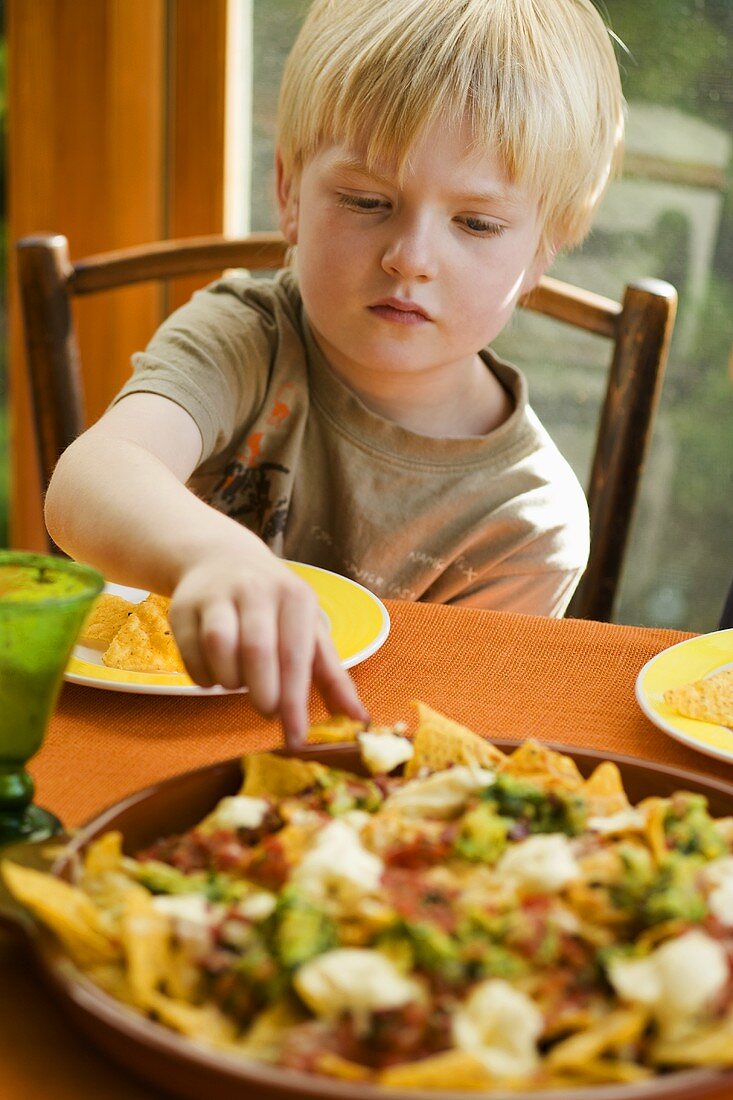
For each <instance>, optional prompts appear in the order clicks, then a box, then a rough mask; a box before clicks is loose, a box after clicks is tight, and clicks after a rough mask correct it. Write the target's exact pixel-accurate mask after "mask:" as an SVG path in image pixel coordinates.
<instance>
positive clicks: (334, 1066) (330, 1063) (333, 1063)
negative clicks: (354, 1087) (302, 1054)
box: [313, 1050, 374, 1081]
mask: <svg viewBox="0 0 733 1100" xmlns="http://www.w3.org/2000/svg"><path fill="white" fill-rule="evenodd" d="M313 1067H314V1069H315V1070H316V1072H317V1073H325V1074H326V1076H328V1077H338V1078H339V1080H341V1081H368V1080H369V1079H370V1078H372V1077H373V1076H374V1070H372V1069H369V1067H368V1066H362V1065H360V1064H359V1063H358V1062H351V1061H349V1059H348V1058H342V1057H341V1055H340V1054H332V1053H331V1051H330V1050H327V1051H324V1053H323V1054H319V1055H317V1057H316V1058H315V1060H314V1063H313Z"/></svg>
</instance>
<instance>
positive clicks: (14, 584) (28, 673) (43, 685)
mask: <svg viewBox="0 0 733 1100" xmlns="http://www.w3.org/2000/svg"><path fill="white" fill-rule="evenodd" d="M103 584H104V582H103V579H102V576H101V574H100V573H98V572H97V571H96V570H95V569H90V568H89V567H88V566H85V565H78V564H77V563H76V562H72V561H67V560H66V559H65V558H54V557H49V556H46V555H44V554H32V553H25V552H22V551H14V550H0V845H3V844H8V843H10V842H11V841H17V840H42V839H44V838H45V837H48V836H53V835H54V834H55V833H58V832H60V830H61V826H60V822H59V820H58V818H56V817H54V815H53V814H51V813H49V812H48V810H43V809H41V808H40V807H39V806H36V805H35V804H34V803H33V793H34V785H33V780H32V779H31V777H30V775H29V774H28V772H27V771H26V769H25V764H26V763H27V761H28V760H30V758H31V757H32V756H33V755H34V754H35V753H37V752H38V750H39V749H40V747H41V744H42V742H43V737H44V734H45V732H46V727H47V726H48V721H49V718H50V716H51V712H52V711H53V708H54V706H55V704H56V699H57V697H58V693H59V690H60V688H61V681H62V677H63V674H64V669H65V668H66V664H67V662H68V660H69V657H70V656H71V651H72V649H73V647H74V642H75V641H76V638H77V635H78V634H79V631H80V629H81V626H82V623H83V622H84V619H85V618H86V615H87V613H88V611H89V609H90V607H91V606H92V603H93V602H94V600H95V599H96V597H97V596H98V595H99V593H100V592H101V591H102V587H103Z"/></svg>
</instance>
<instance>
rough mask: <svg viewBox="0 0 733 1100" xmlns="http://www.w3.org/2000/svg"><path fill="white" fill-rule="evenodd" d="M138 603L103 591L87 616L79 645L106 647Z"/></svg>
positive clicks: (97, 647) (94, 647)
mask: <svg viewBox="0 0 733 1100" xmlns="http://www.w3.org/2000/svg"><path fill="white" fill-rule="evenodd" d="M137 606H138V605H137V604H134V603H131V602H130V600H125V599H123V598H122V596H114V595H113V594H112V593H111V592H103V593H102V595H101V596H99V597H98V598H97V599H96V601H95V603H94V606H93V607H92V610H91V611H90V612H89V615H88V616H87V619H86V622H85V623H84V626H83V627H82V629H81V634H80V635H79V638H78V644H79V645H86V646H89V647H90V648H92V649H106V648H107V646H108V645H109V644H110V642H111V641H112V639H113V638H114V636H115V634H116V633H117V631H118V630H119V629H120V627H121V626H123V625H124V623H125V622H126V621H127V617H128V615H129V614H130V613H131V612H133V611H134V610H135V609H136V608H137Z"/></svg>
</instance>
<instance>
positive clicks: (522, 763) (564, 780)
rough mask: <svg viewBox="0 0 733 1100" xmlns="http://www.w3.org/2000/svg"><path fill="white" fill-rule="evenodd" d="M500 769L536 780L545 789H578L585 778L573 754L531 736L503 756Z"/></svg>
mask: <svg viewBox="0 0 733 1100" xmlns="http://www.w3.org/2000/svg"><path fill="white" fill-rule="evenodd" d="M501 771H502V772H506V774H507V775H514V776H517V777H518V778H520V779H526V780H527V782H528V783H534V784H535V785H536V786H538V787H541V788H542V789H543V790H548V791H553V790H555V791H556V790H564V791H579V790H581V789H582V787H583V785H584V783H585V780H584V779H583V776H582V775H581V774H580V772H579V771H578V768H577V766H576V764H575V761H574V760H573V759H572V758H571V757H570V756H565V755H564V754H563V753H561V752H555V750H554V749H550V748H548V747H547V746H546V745H543V744H541V743H540V742H539V741H535V740H534V738H530V739H529V740H528V741H524V742H523V744H521V745H520V746H519V748H517V749H515V750H514V752H513V753H512V754H511V756H507V757H505V759H504V763H503V764H502V766H501Z"/></svg>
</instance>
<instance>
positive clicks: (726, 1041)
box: [651, 1015, 733, 1067]
mask: <svg viewBox="0 0 733 1100" xmlns="http://www.w3.org/2000/svg"><path fill="white" fill-rule="evenodd" d="M651 1056H652V1059H653V1061H654V1062H656V1064H657V1065H660V1066H721V1067H722V1066H726V1067H729V1066H733V1017H731V1016H730V1015H729V1016H728V1017H727V1018H726V1019H724V1020H723V1021H722V1022H716V1023H714V1024H709V1025H707V1026H703V1027H700V1028H698V1029H697V1030H696V1031H694V1032H692V1034H690V1035H686V1036H685V1038H684V1041H681V1040H679V1039H666V1038H665V1039H660V1040H658V1041H657V1042H656V1043H654V1045H653V1046H652V1048H651Z"/></svg>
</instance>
